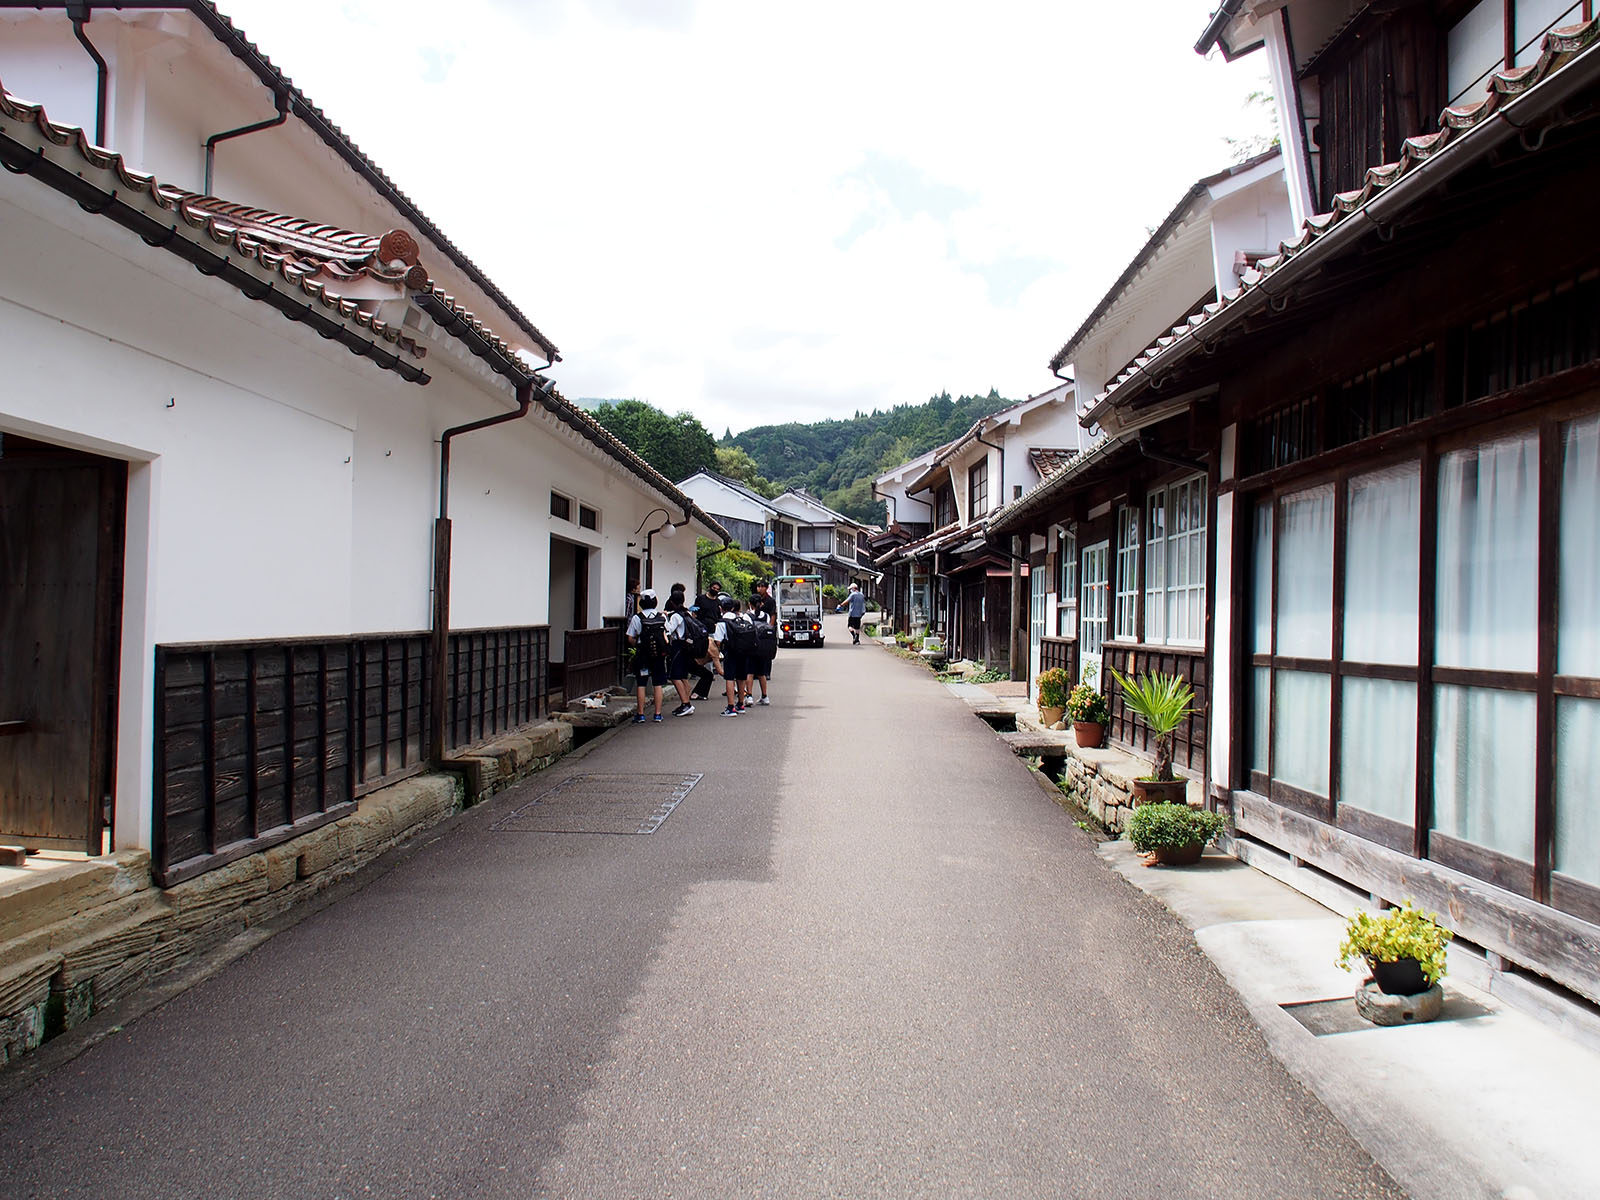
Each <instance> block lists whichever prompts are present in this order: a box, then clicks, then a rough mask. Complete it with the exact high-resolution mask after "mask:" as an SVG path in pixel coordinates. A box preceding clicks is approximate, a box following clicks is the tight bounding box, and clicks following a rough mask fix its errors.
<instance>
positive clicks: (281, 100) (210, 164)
mask: <svg viewBox="0 0 1600 1200" xmlns="http://www.w3.org/2000/svg"><path fill="white" fill-rule="evenodd" d="M274 95H275V97H276V100H277V105H278V115H277V116H275V117H268V118H267V119H266V120H265V121H257V122H256V123H255V124H253V125H241V126H239V128H237V129H229V130H226V131H224V132H222V133H213V134H212V135H211V136H210V137H208V138H207V139H206V184H205V187H204V188H203V189H202V190H203V191H204V192H205V194H206V195H208V196H209V195H211V177H212V172H213V169H214V168H215V166H216V161H217V143H218V142H226V141H228V140H229V139H230V138H237V137H244V135H245V134H247V133H259V132H261V131H262V130H263V129H276V128H277V127H278V126H279V125H282V124H283V123H284V122H285V121H287V120H288V119H289V93H288V92H287V91H284V90H282V89H279V90H278V91H277V92H276V93H274Z"/></svg>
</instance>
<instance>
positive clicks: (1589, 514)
mask: <svg viewBox="0 0 1600 1200" xmlns="http://www.w3.org/2000/svg"><path fill="white" fill-rule="evenodd" d="M1561 443H1562V444H1561V592H1560V597H1561V602H1560V614H1561V616H1560V626H1559V628H1558V629H1557V631H1556V670H1557V671H1559V672H1560V673H1561V674H1563V675H1588V676H1591V677H1594V676H1600V532H1597V530H1596V527H1595V526H1596V522H1597V520H1600V416H1593V417H1585V418H1584V419H1583V420H1581V421H1573V422H1572V423H1571V424H1569V425H1568V426H1567V427H1566V428H1565V429H1564V430H1562V435H1561Z"/></svg>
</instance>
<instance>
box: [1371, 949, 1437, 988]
mask: <svg viewBox="0 0 1600 1200" xmlns="http://www.w3.org/2000/svg"><path fill="white" fill-rule="evenodd" d="M1367 966H1369V967H1371V968H1372V978H1373V980H1374V981H1375V982H1376V983H1377V985H1378V990H1379V991H1380V992H1382V993H1383V994H1384V995H1386V996H1417V995H1420V994H1421V993H1423V992H1425V991H1427V990H1428V980H1427V978H1426V977H1425V976H1424V975H1423V974H1422V964H1421V963H1419V962H1418V961H1417V960H1416V959H1414V958H1401V959H1396V960H1395V961H1394V962H1378V961H1377V960H1375V959H1371V958H1369V959H1367Z"/></svg>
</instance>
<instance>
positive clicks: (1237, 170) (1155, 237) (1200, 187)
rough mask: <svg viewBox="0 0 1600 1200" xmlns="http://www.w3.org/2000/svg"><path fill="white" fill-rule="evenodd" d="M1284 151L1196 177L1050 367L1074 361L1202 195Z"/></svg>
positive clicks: (1058, 367) (1272, 151)
mask: <svg viewBox="0 0 1600 1200" xmlns="http://www.w3.org/2000/svg"><path fill="white" fill-rule="evenodd" d="M1282 153H1283V151H1281V150H1280V149H1278V147H1276V146H1274V147H1273V148H1272V149H1270V150H1264V151H1262V152H1261V153H1260V154H1257V155H1254V156H1253V157H1251V158H1247V159H1245V160H1244V161H1243V162H1238V163H1234V164H1233V165H1232V166H1230V167H1225V168H1224V169H1222V170H1221V171H1217V172H1215V173H1213V174H1211V175H1207V176H1206V177H1205V178H1204V179H1197V180H1196V181H1195V182H1194V183H1193V184H1192V185H1191V186H1190V188H1189V190H1188V191H1186V192H1185V193H1184V194H1183V197H1182V199H1180V200H1179V201H1178V202H1177V203H1176V204H1175V205H1173V206H1172V211H1171V212H1169V213H1168V214H1167V215H1166V218H1165V219H1164V220H1163V221H1162V222H1161V224H1160V225H1158V226H1156V231H1155V232H1154V233H1152V234H1151V235H1150V236H1149V238H1148V239H1146V241H1145V244H1144V245H1143V246H1141V247H1139V252H1138V253H1137V254H1135V255H1134V256H1133V261H1132V262H1130V263H1129V264H1128V265H1127V266H1126V267H1124V268H1123V270H1122V274H1121V275H1118V276H1117V281H1116V282H1115V283H1113V284H1112V285H1111V287H1110V289H1109V290H1108V291H1107V292H1106V294H1105V295H1104V296H1102V297H1101V298H1100V303H1098V304H1096V305H1095V306H1094V309H1093V311H1092V312H1090V313H1089V315H1088V316H1087V317H1085V318H1084V319H1083V324H1081V325H1079V326H1078V331H1077V332H1076V333H1074V334H1073V335H1072V336H1071V337H1069V338H1068V339H1067V340H1066V342H1065V343H1064V344H1063V345H1062V347H1061V349H1059V350H1057V351H1056V353H1055V356H1054V357H1053V358H1051V360H1050V364H1049V365H1050V370H1051V371H1059V370H1061V368H1062V367H1064V366H1065V365H1066V364H1067V363H1068V362H1070V361H1071V359H1072V355H1073V354H1074V353H1076V352H1077V349H1078V347H1079V346H1080V345H1081V344H1082V343H1083V341H1084V339H1085V338H1087V337H1088V336H1089V334H1090V332H1091V331H1092V330H1093V329H1094V327H1095V325H1096V324H1098V323H1099V321H1100V318H1101V317H1103V316H1105V315H1106V313H1107V312H1108V311H1110V309H1111V306H1112V305H1113V304H1115V303H1116V302H1117V299H1118V298H1119V297H1120V296H1121V295H1122V294H1123V292H1124V291H1126V290H1127V287H1128V285H1129V284H1130V283H1132V282H1133V278H1134V276H1136V275H1137V274H1138V273H1139V272H1140V271H1141V270H1143V269H1144V266H1145V264H1146V263H1148V262H1149V261H1150V260H1151V258H1153V257H1154V256H1155V253H1156V251H1158V250H1160V249H1161V247H1162V245H1163V244H1165V242H1166V240H1167V239H1168V238H1169V237H1171V236H1172V233H1173V231H1174V230H1175V229H1177V228H1178V226H1179V225H1181V224H1182V223H1183V221H1184V219H1185V218H1186V217H1187V216H1188V215H1189V213H1190V211H1191V210H1192V209H1193V208H1194V206H1195V204H1196V203H1197V202H1198V201H1199V199H1200V197H1202V196H1203V195H1205V194H1206V192H1208V191H1210V190H1211V189H1212V188H1214V187H1216V186H1217V184H1219V183H1222V182H1224V181H1225V180H1228V179H1232V178H1233V177H1234V176H1236V175H1243V174H1244V173H1245V172H1246V171H1252V170H1254V169H1255V168H1256V167H1259V166H1260V165H1261V164H1262V163H1264V162H1270V161H1271V160H1272V159H1274V158H1277V157H1278V156H1279V155H1281V154H1282ZM1168 311H1169V312H1170V311H1171V310H1170V309H1169V310H1168Z"/></svg>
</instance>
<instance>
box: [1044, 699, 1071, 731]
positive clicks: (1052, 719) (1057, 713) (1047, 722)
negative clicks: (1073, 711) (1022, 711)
mask: <svg viewBox="0 0 1600 1200" xmlns="http://www.w3.org/2000/svg"><path fill="white" fill-rule="evenodd" d="M1066 711H1067V709H1066V706H1065V705H1062V706H1061V707H1060V708H1057V707H1055V706H1053V705H1052V706H1051V707H1048V708H1047V707H1045V706H1044V705H1043V704H1041V705H1039V724H1041V725H1043V726H1044V727H1045V728H1046V729H1049V728H1050V726H1052V725H1054V724H1055V723H1056V722H1057V721H1059V720H1061V717H1062V714H1063V713H1065V712H1066Z"/></svg>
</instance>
